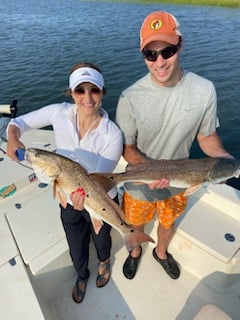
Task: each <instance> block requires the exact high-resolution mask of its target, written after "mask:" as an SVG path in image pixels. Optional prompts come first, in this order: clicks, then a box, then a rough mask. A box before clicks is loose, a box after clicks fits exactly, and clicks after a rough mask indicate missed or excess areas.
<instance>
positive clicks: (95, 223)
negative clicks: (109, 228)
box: [90, 216, 103, 234]
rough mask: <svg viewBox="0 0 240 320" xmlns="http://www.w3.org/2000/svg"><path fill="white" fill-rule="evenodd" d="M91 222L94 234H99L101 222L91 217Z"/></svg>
mask: <svg viewBox="0 0 240 320" xmlns="http://www.w3.org/2000/svg"><path fill="white" fill-rule="evenodd" d="M90 217H91V216H90ZM91 221H92V225H93V229H94V231H95V233H96V234H99V232H100V230H101V228H102V226H103V222H102V220H99V219H97V218H94V217H91Z"/></svg>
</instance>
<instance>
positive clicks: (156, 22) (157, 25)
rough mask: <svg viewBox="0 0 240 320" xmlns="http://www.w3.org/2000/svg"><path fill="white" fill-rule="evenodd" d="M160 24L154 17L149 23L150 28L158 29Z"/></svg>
mask: <svg viewBox="0 0 240 320" xmlns="http://www.w3.org/2000/svg"><path fill="white" fill-rule="evenodd" d="M161 26H162V21H161V20H159V19H154V20H153V21H152V23H151V29H153V30H159V29H160V28H161Z"/></svg>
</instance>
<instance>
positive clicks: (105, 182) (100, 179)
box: [89, 173, 117, 192]
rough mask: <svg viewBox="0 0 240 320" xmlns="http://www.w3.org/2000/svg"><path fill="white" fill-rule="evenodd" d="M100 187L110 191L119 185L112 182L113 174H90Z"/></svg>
mask: <svg viewBox="0 0 240 320" xmlns="http://www.w3.org/2000/svg"><path fill="white" fill-rule="evenodd" d="M89 176H91V177H92V178H93V179H94V180H95V181H96V182H97V183H98V184H100V186H101V187H102V188H103V189H104V190H105V191H106V192H108V191H110V190H111V189H112V188H113V187H115V186H116V185H117V183H116V182H114V181H113V180H111V176H112V174H111V173H109V174H108V173H106V174H101V173H91V174H89Z"/></svg>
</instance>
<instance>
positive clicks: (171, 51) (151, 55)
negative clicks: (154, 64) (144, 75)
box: [142, 45, 179, 61]
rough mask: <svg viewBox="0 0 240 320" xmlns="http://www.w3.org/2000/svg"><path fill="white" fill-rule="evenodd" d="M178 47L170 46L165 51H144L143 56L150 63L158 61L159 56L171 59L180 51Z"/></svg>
mask: <svg viewBox="0 0 240 320" xmlns="http://www.w3.org/2000/svg"><path fill="white" fill-rule="evenodd" d="M178 47H179V46H178V45H173V46H169V47H167V48H165V49H163V50H159V51H154V50H146V49H143V52H142V53H143V56H144V58H145V59H146V60H148V61H156V60H157V58H158V56H160V55H161V56H162V58H163V59H165V60H166V59H169V58H171V57H172V56H174V55H175V54H176V52H177V51H178Z"/></svg>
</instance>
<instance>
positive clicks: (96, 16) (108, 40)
mask: <svg viewBox="0 0 240 320" xmlns="http://www.w3.org/2000/svg"><path fill="white" fill-rule="evenodd" d="M154 10H166V11H169V12H172V13H173V14H174V15H176V16H177V17H178V19H179V21H180V23H181V30H182V33H183V35H184V50H183V53H182V58H181V59H182V65H183V66H184V67H185V68H187V69H189V70H191V71H193V72H196V73H198V74H200V75H202V76H204V77H206V78H208V79H210V80H212V81H213V82H214V83H215V86H216V89H217V93H218V110H219V118H220V121H221V128H220V129H219V134H220V136H221V138H222V140H223V142H224V145H225V147H226V148H227V149H228V150H229V151H230V152H231V153H232V154H233V155H234V156H235V157H237V158H239V159H240V147H239V136H240V125H239V119H240V113H239V103H240V102H239V101H240V90H239V82H240V71H239V67H240V53H239V52H240V40H239V35H240V10H239V9H226V8H217V7H201V6H176V5H170V4H161V5H160V4H159V5H156V4H136V3H134V4H133V3H128V4H127V3H118V2H107V3H106V2H101V1H80V0H51V1H49V0H41V1H37V0H21V1H18V0H8V1H7V2H6V1H1V3H0V21H1V24H0V79H1V94H0V104H7V103H10V102H11V101H12V100H13V99H18V105H19V114H22V113H25V112H27V111H30V110H34V109H37V108H39V107H41V106H44V105H46V104H50V103H54V102H60V101H65V100H67V99H68V98H67V97H66V96H65V95H64V91H65V89H66V88H67V85H68V73H69V70H70V68H71V66H72V65H73V64H75V63H76V62H78V61H82V60H86V61H90V62H94V63H96V64H97V65H99V67H100V68H101V69H102V71H103V73H104V78H105V81H106V84H107V89H108V93H107V96H106V97H105V98H104V108H105V109H106V110H107V111H108V112H109V114H110V117H111V118H112V119H114V115H115V109H116V104H117V100H118V97H119V95H120V92H121V91H122V90H123V89H124V88H126V87H127V86H129V85H130V84H131V83H133V82H134V81H135V80H136V79H138V78H140V77H141V76H142V75H143V74H145V73H146V71H147V69H146V67H145V64H144V61H143V59H142V56H141V54H140V53H139V49H138V48H139V40H138V36H139V28H140V25H141V23H142V21H143V19H144V17H145V16H146V15H147V14H148V13H150V12H152V11H154ZM193 154H194V155H195V156H196V155H198V154H199V150H198V149H197V148H196V147H194V148H193Z"/></svg>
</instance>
